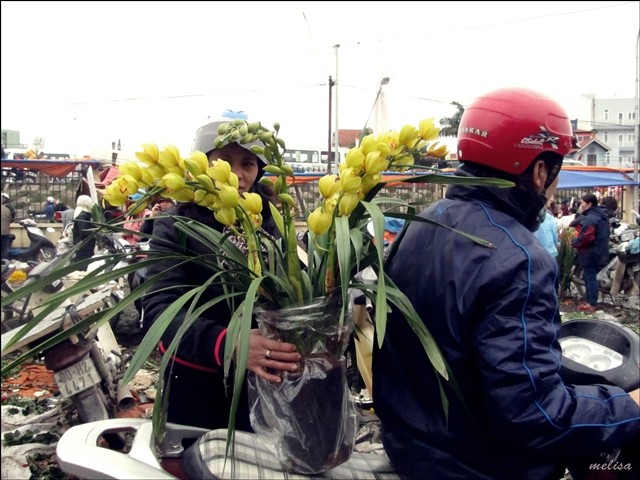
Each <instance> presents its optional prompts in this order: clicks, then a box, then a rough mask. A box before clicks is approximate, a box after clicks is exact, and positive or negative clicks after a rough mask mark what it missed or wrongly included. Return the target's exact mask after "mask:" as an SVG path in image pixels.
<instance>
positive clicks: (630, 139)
mask: <svg viewBox="0 0 640 480" xmlns="http://www.w3.org/2000/svg"><path fill="white" fill-rule="evenodd" d="M635 137H636V136H635V135H634V134H633V133H630V134H629V136H628V137H627V140H628V141H629V143H630V144H632V145H633V142H634V141H635V139H636V138H635Z"/></svg>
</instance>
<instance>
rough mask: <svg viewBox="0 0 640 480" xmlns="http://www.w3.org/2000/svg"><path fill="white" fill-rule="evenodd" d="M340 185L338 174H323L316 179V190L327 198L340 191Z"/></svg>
mask: <svg viewBox="0 0 640 480" xmlns="http://www.w3.org/2000/svg"><path fill="white" fill-rule="evenodd" d="M341 188H342V185H341V184H340V181H339V180H338V175H335V174H332V175H325V176H323V177H321V178H320V180H318V190H319V191H320V194H321V195H322V196H323V197H324V198H329V197H332V196H333V195H335V194H336V193H337V192H339V191H340V189H341Z"/></svg>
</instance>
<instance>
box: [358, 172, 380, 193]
mask: <svg viewBox="0 0 640 480" xmlns="http://www.w3.org/2000/svg"><path fill="white" fill-rule="evenodd" d="M380 180H382V175H381V174H379V173H377V174H375V175H370V174H367V175H365V176H363V177H362V185H361V186H360V188H361V190H362V193H363V194H365V195H366V194H367V193H369V191H370V190H371V189H372V188H373V187H375V186H376V185H377V184H378V183H380Z"/></svg>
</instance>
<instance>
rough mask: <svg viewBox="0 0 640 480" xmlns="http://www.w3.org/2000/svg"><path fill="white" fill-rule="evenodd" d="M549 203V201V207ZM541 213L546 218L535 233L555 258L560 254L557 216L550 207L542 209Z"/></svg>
mask: <svg viewBox="0 0 640 480" xmlns="http://www.w3.org/2000/svg"><path fill="white" fill-rule="evenodd" d="M548 206H549V203H548V202H547V207H548ZM540 214H541V215H544V220H542V222H541V223H540V226H539V227H538V229H537V230H536V231H535V232H534V235H535V236H536V238H537V239H538V240H540V243H541V244H542V246H543V247H544V248H545V249H546V250H547V252H549V253H550V254H551V256H552V257H553V258H556V257H557V256H558V245H559V244H560V242H559V240H558V223H557V222H556V217H554V216H553V214H552V213H551V212H550V211H549V209H548V208H545V209H544V210H541V211H540Z"/></svg>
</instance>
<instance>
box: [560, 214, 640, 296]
mask: <svg viewBox="0 0 640 480" xmlns="http://www.w3.org/2000/svg"><path fill="white" fill-rule="evenodd" d="M639 234H640V229H638V228H633V227H630V226H629V225H627V224H620V223H617V227H616V223H613V224H612V233H611V235H610V237H609V262H608V263H607V265H605V266H604V267H603V268H602V269H601V270H600V271H599V272H598V274H597V277H596V278H597V280H598V289H599V291H600V293H601V294H603V295H609V296H610V297H611V298H612V299H613V298H614V297H615V296H616V295H618V294H619V293H623V294H624V295H626V296H631V295H637V294H638V292H639V291H640V278H639V277H640V254H629V253H628V252H627V246H628V245H629V242H630V241H632V240H633V239H634V238H635V237H636V236H638V235H639ZM572 281H573V284H574V285H575V287H576V290H577V292H578V294H579V295H580V296H582V297H584V295H585V286H584V280H583V278H582V271H581V269H580V268H579V267H578V266H577V265H576V267H575V268H574V271H573V274H572Z"/></svg>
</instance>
